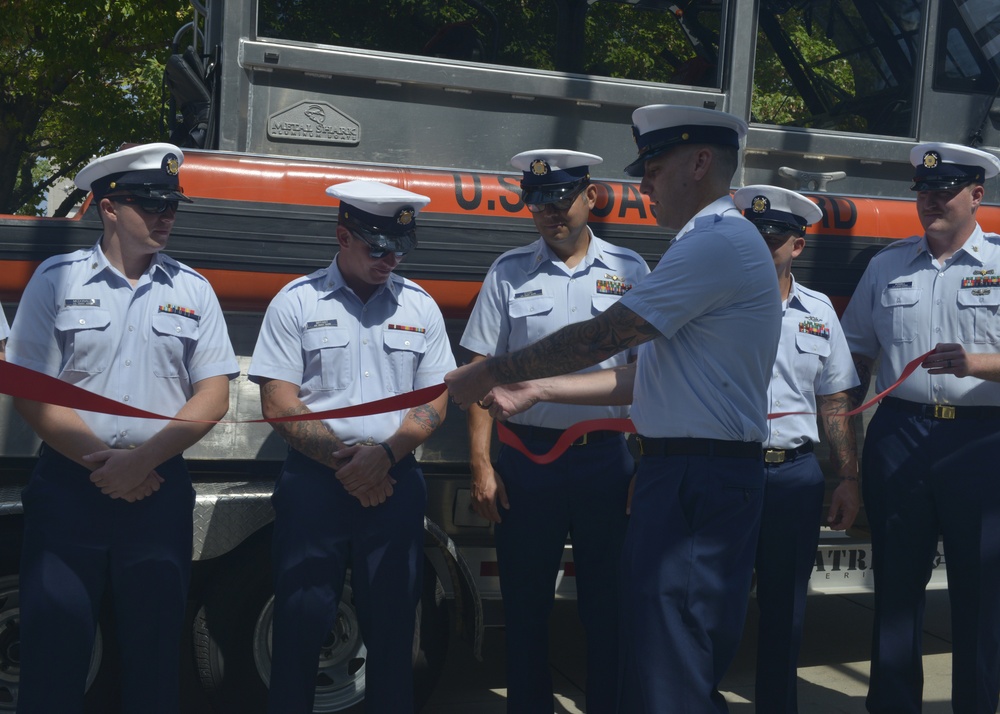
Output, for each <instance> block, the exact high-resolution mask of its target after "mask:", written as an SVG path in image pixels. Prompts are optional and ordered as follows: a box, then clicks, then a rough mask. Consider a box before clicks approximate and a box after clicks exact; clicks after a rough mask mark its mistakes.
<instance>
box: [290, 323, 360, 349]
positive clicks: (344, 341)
mask: <svg viewBox="0 0 1000 714" xmlns="http://www.w3.org/2000/svg"><path fill="white" fill-rule="evenodd" d="M350 342H351V337H350V335H349V334H348V332H347V330H346V329H345V328H343V327H313V328H311V329H309V330H306V331H305V332H304V333H303V334H302V348H303V349H304V350H306V351H307V352H312V351H313V350H321V349H324V348H326V347H346V346H347V345H349V344H350Z"/></svg>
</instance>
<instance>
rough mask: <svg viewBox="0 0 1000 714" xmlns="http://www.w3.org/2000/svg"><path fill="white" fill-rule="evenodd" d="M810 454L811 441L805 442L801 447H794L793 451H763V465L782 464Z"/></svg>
mask: <svg viewBox="0 0 1000 714" xmlns="http://www.w3.org/2000/svg"><path fill="white" fill-rule="evenodd" d="M812 452H813V443H812V442H811V441H807V442H806V443H804V444H803V445H802V446H796V447H795V448H794V449H764V463H765V464H784V463H787V462H789V461H795V459H797V458H799V457H800V456H805V455H806V454H811V453H812Z"/></svg>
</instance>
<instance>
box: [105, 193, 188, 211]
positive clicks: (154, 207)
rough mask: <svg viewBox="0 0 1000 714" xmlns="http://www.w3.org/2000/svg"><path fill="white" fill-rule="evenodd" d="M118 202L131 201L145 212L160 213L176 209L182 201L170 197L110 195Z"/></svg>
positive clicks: (110, 197)
mask: <svg viewBox="0 0 1000 714" xmlns="http://www.w3.org/2000/svg"><path fill="white" fill-rule="evenodd" d="M108 198H109V199H111V200H112V201H117V202H118V203H130V204H134V205H136V206H138V207H139V208H140V209H141V210H142V212H143V213H150V214H154V215H155V214H159V213H165V212H166V211H176V210H177V206H178V205H180V201H175V200H173V199H169V198H152V197H149V196H108Z"/></svg>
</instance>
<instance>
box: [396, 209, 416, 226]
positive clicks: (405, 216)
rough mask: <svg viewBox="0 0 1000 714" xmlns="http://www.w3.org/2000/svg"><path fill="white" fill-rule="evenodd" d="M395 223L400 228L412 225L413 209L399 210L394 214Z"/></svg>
mask: <svg viewBox="0 0 1000 714" xmlns="http://www.w3.org/2000/svg"><path fill="white" fill-rule="evenodd" d="M396 223H398V224H399V225H401V226H408V225H410V224H411V223H413V209H412V208H409V207H407V208H401V209H400V210H399V213H397V214H396Z"/></svg>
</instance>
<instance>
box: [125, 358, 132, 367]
mask: <svg viewBox="0 0 1000 714" xmlns="http://www.w3.org/2000/svg"><path fill="white" fill-rule="evenodd" d="M125 366H126V367H131V366H132V360H130V359H127V360H125Z"/></svg>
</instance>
